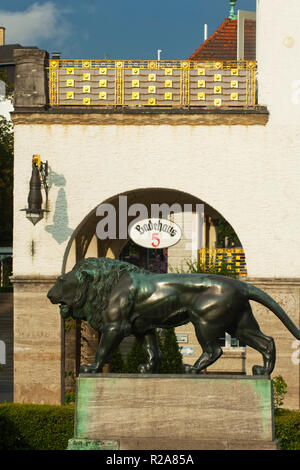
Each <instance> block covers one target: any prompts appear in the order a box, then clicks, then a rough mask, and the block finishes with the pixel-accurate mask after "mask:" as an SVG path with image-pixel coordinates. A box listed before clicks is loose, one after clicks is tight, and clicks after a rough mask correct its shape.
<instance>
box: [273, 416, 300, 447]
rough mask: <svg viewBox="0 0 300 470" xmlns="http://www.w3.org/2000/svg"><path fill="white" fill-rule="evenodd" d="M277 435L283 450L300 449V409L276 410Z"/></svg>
mask: <svg viewBox="0 0 300 470" xmlns="http://www.w3.org/2000/svg"><path fill="white" fill-rule="evenodd" d="M275 435H276V438H277V439H278V440H279V443H280V448H281V449H282V450H300V411H299V410H295V411H294V410H286V409H278V410H277V411H276V412H275Z"/></svg>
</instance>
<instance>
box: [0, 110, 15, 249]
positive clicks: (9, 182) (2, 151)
mask: <svg viewBox="0 0 300 470" xmlns="http://www.w3.org/2000/svg"><path fill="white" fill-rule="evenodd" d="M13 146H14V139H13V129H12V123H10V122H9V121H7V120H6V119H5V118H4V117H3V116H0V209H1V210H0V246H11V244H12V218H13Z"/></svg>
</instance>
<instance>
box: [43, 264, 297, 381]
mask: <svg viewBox="0 0 300 470" xmlns="http://www.w3.org/2000/svg"><path fill="white" fill-rule="evenodd" d="M48 298H49V300H50V301H51V302H52V303H53V304H60V313H61V316H62V317H63V318H67V317H72V318H76V319H80V320H85V321H87V322H88V323H89V324H90V325H91V326H92V328H94V329H95V330H96V331H98V332H100V333H101V339H100V342H99V346H98V349H97V352H96V356H95V361H94V362H93V364H91V365H85V366H82V368H81V372H88V373H97V372H101V371H102V368H103V365H104V364H106V363H107V362H108V361H109V359H110V356H111V353H112V352H113V350H114V349H115V348H116V347H118V345H119V344H120V343H121V341H122V340H123V338H124V337H126V336H129V335H134V336H135V337H136V338H137V339H138V340H139V341H140V342H141V343H142V344H143V346H144V347H145V349H146V351H147V356H148V359H147V363H146V364H140V366H139V372H142V373H158V372H159V368H160V363H161V353H160V350H159V347H158V342H157V335H156V328H173V327H177V326H181V325H185V324H186V323H188V322H192V323H193V325H194V328H195V332H196V336H197V339H198V341H199V344H200V346H201V348H202V355H201V356H200V357H199V359H198V360H197V361H196V362H195V364H194V365H193V366H187V365H186V366H184V372H186V373H193V374H196V373H200V372H201V371H202V370H203V369H206V368H207V367H208V366H210V365H211V364H213V363H214V362H215V361H216V360H217V359H218V358H219V357H220V356H221V355H222V348H221V346H220V340H219V338H221V337H222V336H223V337H224V334H225V332H227V333H229V334H230V335H231V336H234V337H235V338H238V339H239V340H240V341H242V342H243V343H245V344H247V345H248V346H250V347H252V348H254V349H256V350H257V351H259V352H260V353H261V354H262V357H263V366H258V365H257V366H254V367H253V370H252V372H253V374H255V375H270V374H271V372H272V371H273V369H274V366H275V360H276V352H275V344H274V340H273V338H271V337H268V336H265V335H264V334H263V333H262V332H261V331H260V328H259V325H258V323H257V321H256V319H255V318H254V316H253V313H252V309H251V306H250V303H249V300H254V301H256V302H259V303H260V304H262V305H264V306H265V307H267V308H269V309H270V310H271V311H272V312H273V313H274V314H275V315H276V316H277V317H278V318H279V319H280V320H281V321H282V323H283V324H284V325H285V326H286V328H287V329H288V330H289V331H290V333H292V335H294V336H295V337H296V338H297V339H298V340H300V330H299V329H298V328H297V327H296V326H295V325H294V323H293V322H292V321H291V320H290V318H289V317H288V315H287V314H286V313H285V312H284V310H283V309H282V308H281V307H280V305H278V303H276V302H275V300H274V299H272V297H270V296H269V295H268V294H266V293H265V292H263V291H262V290H260V289H258V288H256V287H255V286H253V285H251V284H249V283H246V282H242V281H240V280H237V279H232V278H227V277H224V276H218V275H210V274H154V273H150V272H148V271H145V270H142V269H140V268H138V267H136V266H134V265H132V264H129V263H125V262H123V261H118V260H111V259H109V258H87V259H84V260H82V261H79V262H78V263H77V264H76V265H75V266H74V268H73V269H72V271H70V272H68V273H67V274H64V275H62V276H59V277H58V279H57V281H56V283H55V285H54V286H53V287H52V289H50V290H49V292H48Z"/></svg>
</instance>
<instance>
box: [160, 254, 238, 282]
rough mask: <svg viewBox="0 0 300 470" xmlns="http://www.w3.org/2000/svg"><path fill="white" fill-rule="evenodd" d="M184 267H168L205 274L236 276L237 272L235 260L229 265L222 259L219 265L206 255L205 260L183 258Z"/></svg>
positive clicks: (184, 271)
mask: <svg viewBox="0 0 300 470" xmlns="http://www.w3.org/2000/svg"><path fill="white" fill-rule="evenodd" d="M185 265H186V266H185V267H184V266H181V268H176V269H173V268H172V267H170V268H169V269H170V271H171V272H175V273H194V274H195V273H206V274H218V275H220V276H226V277H232V278H238V276H239V272H238V270H237V267H236V264H235V262H233V263H232V265H231V266H230V265H229V264H228V263H226V260H223V261H222V263H221V264H220V265H217V264H216V263H215V261H214V259H213V257H212V256H211V257H209V256H208V257H207V258H206V259H205V261H201V260H198V261H193V260H189V259H186V260H185ZM229 268H230V269H229Z"/></svg>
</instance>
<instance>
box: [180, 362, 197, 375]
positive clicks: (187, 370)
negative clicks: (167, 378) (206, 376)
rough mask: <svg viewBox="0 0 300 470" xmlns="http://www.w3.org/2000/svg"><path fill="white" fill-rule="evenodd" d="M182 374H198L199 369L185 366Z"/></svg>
mask: <svg viewBox="0 0 300 470" xmlns="http://www.w3.org/2000/svg"><path fill="white" fill-rule="evenodd" d="M182 372H183V373H184V374H193V375H195V374H197V369H195V367H193V366H191V365H189V364H183V366H182Z"/></svg>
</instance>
